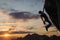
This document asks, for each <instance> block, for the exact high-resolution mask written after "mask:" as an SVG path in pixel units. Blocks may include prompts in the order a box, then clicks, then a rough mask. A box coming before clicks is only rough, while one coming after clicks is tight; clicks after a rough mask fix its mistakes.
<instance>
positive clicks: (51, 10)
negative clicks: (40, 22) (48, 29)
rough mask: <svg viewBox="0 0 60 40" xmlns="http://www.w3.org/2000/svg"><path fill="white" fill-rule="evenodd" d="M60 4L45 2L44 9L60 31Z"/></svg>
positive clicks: (51, 0) (49, 0) (54, 0)
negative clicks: (59, 16)
mask: <svg viewBox="0 0 60 40" xmlns="http://www.w3.org/2000/svg"><path fill="white" fill-rule="evenodd" d="M57 1H58V2H57ZM59 3H60V1H59V0H45V5H44V9H45V11H46V12H47V14H48V15H49V16H50V19H51V21H52V22H53V24H54V25H55V26H56V28H57V29H58V30H59V31H60V27H59V20H60V19H59V20H58V13H59V11H60V9H59V8H58V7H59V5H58V4H59Z"/></svg>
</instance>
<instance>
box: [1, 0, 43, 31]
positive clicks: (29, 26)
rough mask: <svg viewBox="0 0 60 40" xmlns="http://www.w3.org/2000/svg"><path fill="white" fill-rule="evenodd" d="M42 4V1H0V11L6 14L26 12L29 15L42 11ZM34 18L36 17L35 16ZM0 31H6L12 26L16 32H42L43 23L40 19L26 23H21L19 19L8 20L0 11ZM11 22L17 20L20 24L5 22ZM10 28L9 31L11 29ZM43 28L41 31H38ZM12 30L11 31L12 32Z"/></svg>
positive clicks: (8, 17)
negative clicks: (29, 13)
mask: <svg viewBox="0 0 60 40" xmlns="http://www.w3.org/2000/svg"><path fill="white" fill-rule="evenodd" d="M43 5H44V2H43V1H42V0H0V9H2V10H5V11H7V12H11V11H20V12H21V11H26V12H31V13H36V14H37V13H38V11H39V10H42V9H43ZM35 16H36V15H35ZM0 20H2V21H4V22H1V21H0V31H8V30H9V29H10V28H11V27H12V26H14V25H15V26H16V27H15V28H14V27H12V28H13V29H15V30H16V31H21V30H22V31H33V32H39V31H40V32H42V30H43V29H44V28H43V26H44V25H43V22H42V20H41V19H40V18H38V19H34V18H33V19H28V20H27V21H23V20H22V21H21V19H14V18H10V16H9V15H8V14H4V13H3V12H1V11H0ZM6 20H8V21H11V20H17V21H19V20H20V22H13V23H11V22H10V23H9V22H7V21H6ZM12 28H11V29H12ZM40 28H43V29H40ZM13 29H12V30H13Z"/></svg>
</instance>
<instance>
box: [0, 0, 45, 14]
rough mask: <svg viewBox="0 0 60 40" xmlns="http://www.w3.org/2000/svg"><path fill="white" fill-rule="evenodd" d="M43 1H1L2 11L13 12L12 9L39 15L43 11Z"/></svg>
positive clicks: (0, 7)
mask: <svg viewBox="0 0 60 40" xmlns="http://www.w3.org/2000/svg"><path fill="white" fill-rule="evenodd" d="M43 5H44V2H43V0H0V9H3V10H5V11H7V12H11V9H13V10H17V11H28V12H32V13H38V11H39V10H42V9H43Z"/></svg>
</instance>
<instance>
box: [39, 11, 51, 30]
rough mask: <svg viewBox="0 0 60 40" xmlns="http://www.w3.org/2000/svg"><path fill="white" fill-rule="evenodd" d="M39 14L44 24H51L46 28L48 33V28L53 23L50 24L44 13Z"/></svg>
mask: <svg viewBox="0 0 60 40" xmlns="http://www.w3.org/2000/svg"><path fill="white" fill-rule="evenodd" d="M39 14H40V17H41V19H42V21H43V23H44V24H46V22H48V23H49V24H48V25H46V26H45V27H46V30H47V31H48V28H49V27H50V26H51V25H52V23H51V22H50V20H49V19H48V16H47V15H46V14H45V13H44V12H43V11H39ZM43 18H44V20H43Z"/></svg>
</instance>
